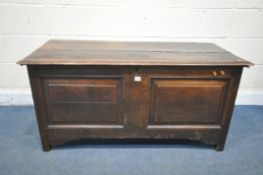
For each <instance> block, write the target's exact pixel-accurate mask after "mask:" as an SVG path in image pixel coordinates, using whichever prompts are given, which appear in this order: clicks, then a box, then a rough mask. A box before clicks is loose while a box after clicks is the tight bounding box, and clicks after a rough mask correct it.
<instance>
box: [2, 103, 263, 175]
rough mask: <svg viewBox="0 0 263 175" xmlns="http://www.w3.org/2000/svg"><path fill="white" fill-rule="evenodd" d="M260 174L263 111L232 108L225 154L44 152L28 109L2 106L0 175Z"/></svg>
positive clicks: (139, 149)
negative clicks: (233, 110)
mask: <svg viewBox="0 0 263 175" xmlns="http://www.w3.org/2000/svg"><path fill="white" fill-rule="evenodd" d="M7 174H8V175H31V174H34V175H42V174H48V175H51V174H63V175H67V174H68V175H72V174H74V175H75V174H85V175H87V174H90V175H97V174H113V175H119V174H120V175H126V174H127V175H128V174H132V175H134V174H140V175H142V174H151V175H155V174H156V175H157V174H158V175H159V174H160V175H161V174H163V175H169V174H178V175H191V174H194V175H205V174H213V175H214V174H224V175H228V174H229V175H230V174H231V175H234V174H239V175H240V174H246V175H250V174H258V175H262V174H263V106H236V107H235V112H234V116H233V120H232V123H231V127H230V131H229V136H228V139H227V143H226V146H225V151H224V152H216V151H215V150H214V149H212V148H211V147H209V146H204V145H191V144H190V145H189V144H169V145H161V144H153V145H143V144H132V145H129V144H99V145H79V146H67V147H58V148H55V149H53V150H52V151H50V152H42V150H41V146H40V140H39V134H38V129H37V124H36V119H35V114H34V110H33V107H32V106H20V107H11V106H5V107H3V106H2V107H0V175H7Z"/></svg>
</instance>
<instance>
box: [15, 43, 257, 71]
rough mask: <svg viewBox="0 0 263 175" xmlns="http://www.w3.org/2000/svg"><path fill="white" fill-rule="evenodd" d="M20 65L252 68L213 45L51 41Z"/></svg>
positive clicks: (246, 62)
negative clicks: (225, 66) (220, 66)
mask: <svg viewBox="0 0 263 175" xmlns="http://www.w3.org/2000/svg"><path fill="white" fill-rule="evenodd" d="M18 64H26V65H142V66H143V65H144V66H150V65H158V66H161V65H163V66H188V65H195V66H205V65H207V66H213V65H214V66H216V65H230V66H231V65H236V66H250V65H252V63H250V62H248V61H246V60H243V59H241V58H239V57H237V56H235V55H233V54H232V53H230V52H228V51H226V50H224V49H222V48H220V47H218V46H216V45H215V44H212V43H160V42H159V43H158V42H152V43H149V42H148V43H147V42H98V41H70V40H64V41H63V40H51V41H48V42H47V43H45V44H44V45H43V46H41V47H40V48H39V49H37V50H36V51H35V52H33V53H32V54H30V55H29V56H27V57H26V58H25V59H23V60H21V61H19V62H18Z"/></svg>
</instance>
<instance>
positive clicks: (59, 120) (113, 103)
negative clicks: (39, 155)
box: [18, 40, 252, 151]
mask: <svg viewBox="0 0 263 175" xmlns="http://www.w3.org/2000/svg"><path fill="white" fill-rule="evenodd" d="M18 64H21V65H27V69H28V73H29V78H30V84H31V89H32V94H33V99H34V104H35V110H36V114H37V121H38V126H39V131H40V136H41V141H42V146H43V150H44V151H48V150H50V149H51V147H52V146H53V145H59V144H65V143H67V142H71V141H78V140H83V139H84V140H86V141H88V140H92V139H97V140H98V139H111V140H125V139H142V140H145V141H147V140H149V139H152V140H164V139H168V140H175V139H180V140H181V139H186V140H194V141H201V142H204V143H207V144H211V145H213V146H215V148H216V150H219V151H222V150H223V149H224V144H225V140H226V136H227V132H228V128H229V124H230V120H231V115H232V111H233V107H234V103H235V98H236V94H237V90H238V85H239V80H240V76H241V73H242V69H243V67H248V66H250V65H252V63H250V62H248V61H246V60H243V59H241V58H239V57H237V56H235V55H233V54H231V53H229V52H228V51H226V50H224V49H222V48H220V47H218V46H216V45H215V44H211V43H157V42H102V41H100V42H95V41H69V40H51V41H48V42H47V43H45V44H44V45H43V46H41V47H40V48H39V49H37V50H36V51H35V52H33V53H32V54H30V55H29V56H28V57H26V58H25V59H23V60H21V61H19V62H18Z"/></svg>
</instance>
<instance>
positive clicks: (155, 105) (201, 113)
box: [149, 78, 228, 124]
mask: <svg viewBox="0 0 263 175" xmlns="http://www.w3.org/2000/svg"><path fill="white" fill-rule="evenodd" d="M151 86H152V90H151V94H150V96H151V105H150V113H149V123H150V124H200V123H210V124H219V122H220V118H221V113H222V111H223V104H224V101H223V99H225V98H223V97H224V96H225V95H226V88H227V86H228V81H227V80H225V79H221V80H220V79H162V78H158V79H151Z"/></svg>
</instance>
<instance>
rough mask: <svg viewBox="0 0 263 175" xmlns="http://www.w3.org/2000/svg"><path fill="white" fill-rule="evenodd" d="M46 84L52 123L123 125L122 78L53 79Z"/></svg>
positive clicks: (45, 81)
mask: <svg viewBox="0 0 263 175" xmlns="http://www.w3.org/2000/svg"><path fill="white" fill-rule="evenodd" d="M43 81H44V88H45V89H46V94H45V95H46V100H48V101H49V105H48V116H49V121H50V123H69V124H70V123H82V124H83V123H86V124H104V123H105V124H110V123H111V124H120V123H121V117H122V116H121V115H122V107H121V100H122V94H123V87H122V79H121V78H92V77H91V78H81V79H80V78H69V79H63V78H52V79H44V80H43Z"/></svg>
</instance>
